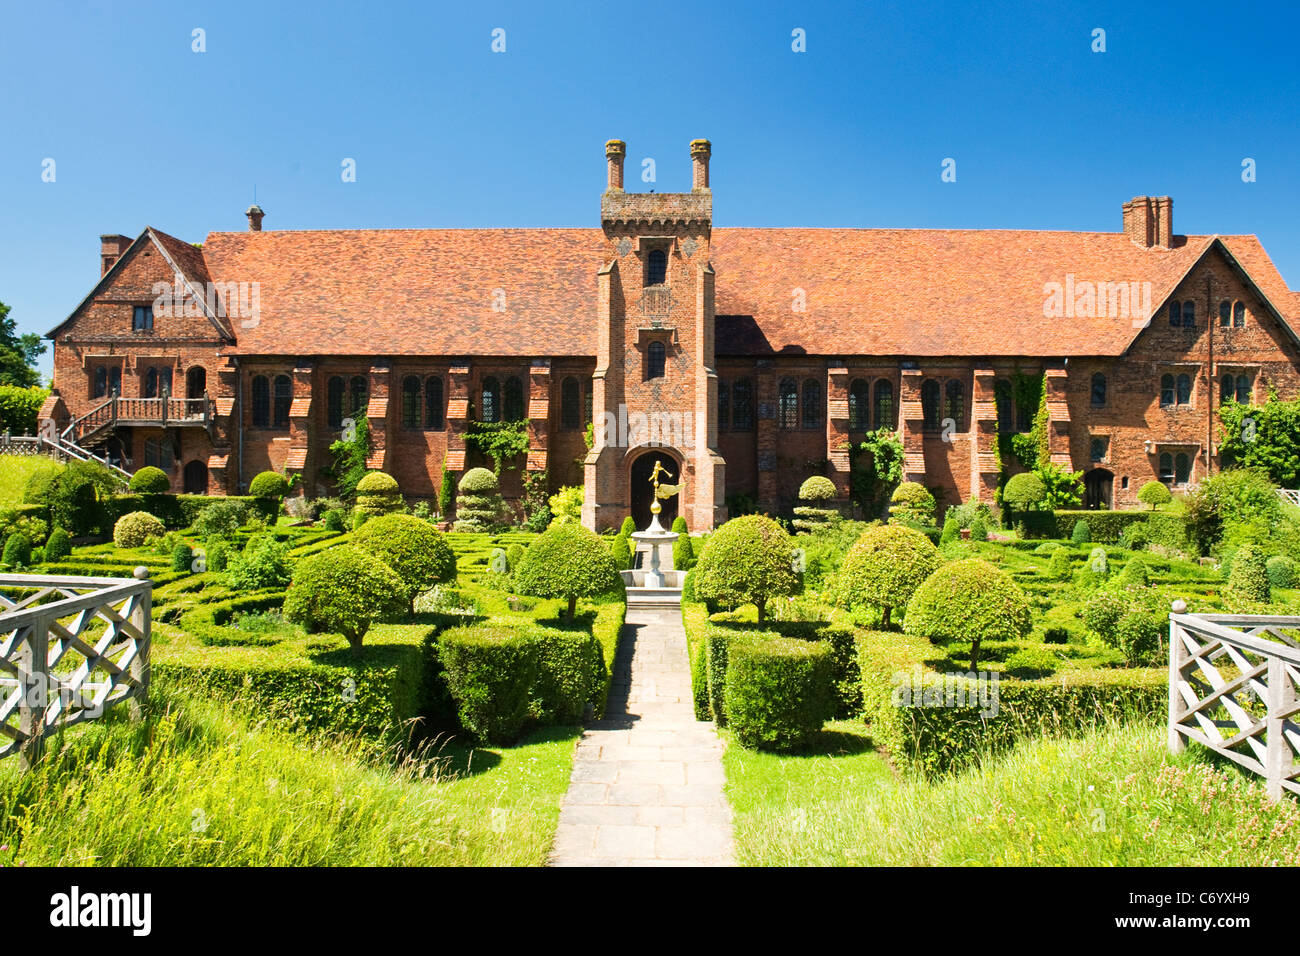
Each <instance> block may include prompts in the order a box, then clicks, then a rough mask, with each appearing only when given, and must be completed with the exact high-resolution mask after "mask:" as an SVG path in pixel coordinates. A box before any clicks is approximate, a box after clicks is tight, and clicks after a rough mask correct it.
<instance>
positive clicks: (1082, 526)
mask: <svg viewBox="0 0 1300 956" xmlns="http://www.w3.org/2000/svg"><path fill="white" fill-rule="evenodd" d="M1070 541H1071V542H1072V543H1073V544H1075V545H1081V544H1090V543H1091V542H1092V528H1090V527H1089V526H1088V522H1086V521H1084V520H1083V519H1082V518H1080V519H1079V520H1078V521H1076V522H1075V523H1074V527H1073V528H1072V529H1071V530H1070Z"/></svg>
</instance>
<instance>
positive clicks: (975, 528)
mask: <svg viewBox="0 0 1300 956" xmlns="http://www.w3.org/2000/svg"><path fill="white" fill-rule="evenodd" d="M970 539H971V540H972V541H987V540H988V539H989V529H988V526H987V525H986V524H984V519H983V518H976V519H975V521H974V523H972V524H971V526H970Z"/></svg>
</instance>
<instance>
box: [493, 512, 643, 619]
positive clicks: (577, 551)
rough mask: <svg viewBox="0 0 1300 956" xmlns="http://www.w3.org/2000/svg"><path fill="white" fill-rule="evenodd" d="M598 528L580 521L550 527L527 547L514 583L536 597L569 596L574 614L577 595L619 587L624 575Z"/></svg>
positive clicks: (520, 589) (588, 595)
mask: <svg viewBox="0 0 1300 956" xmlns="http://www.w3.org/2000/svg"><path fill="white" fill-rule="evenodd" d="M618 572H619V569H618V567H617V566H616V565H615V564H614V558H613V557H612V556H611V555H610V553H609V550H608V549H607V548H606V547H605V542H603V541H601V539H600V536H599V535H597V534H596V532H594V531H591V530H589V529H587V528H584V527H583V526H582V525H580V524H572V523H570V524H557V525H552V526H551V527H549V528H547V529H546V530H545V531H544V532H542V534H541V535H540V536H539V537H538V538H537V539H536V540H535V541H534V542H533V543H532V544H531V545H529V547H528V552H527V553H526V554H525V555H524V558H523V560H522V561H520V562H519V569H518V570H517V571H515V575H514V578H515V587H516V588H517V589H518V590H519V592H520V593H522V594H531V595H534V596H536V597H546V598H556V597H562V598H567V599H568V602H569V607H568V616H569V618H570V619H572V618H573V613H574V610H575V608H576V604H577V599H578V598H580V597H594V596H595V595H597V594H606V593H608V592H610V591H614V590H618V589H619V588H621V587H622V586H623V577H622V575H620V574H619V573H618Z"/></svg>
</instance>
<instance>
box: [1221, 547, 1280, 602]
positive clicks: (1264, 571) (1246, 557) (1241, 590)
mask: <svg viewBox="0 0 1300 956" xmlns="http://www.w3.org/2000/svg"><path fill="white" fill-rule="evenodd" d="M1228 590H1229V591H1231V592H1232V593H1233V594H1234V595H1235V596H1236V597H1237V598H1238V599H1239V600H1243V601H1250V602H1256V603H1259V604H1267V603H1268V602H1269V600H1271V598H1272V594H1271V593H1270V592H1271V587H1270V584H1269V577H1268V563H1267V561H1266V560H1265V558H1264V554H1263V552H1261V551H1260V550H1259V549H1258V548H1256V547H1255V546H1254V545H1249V544H1247V545H1243V546H1242V547H1240V548H1238V549H1237V553H1236V554H1234V555H1233V557H1232V570H1231V571H1230V572H1229V574H1228Z"/></svg>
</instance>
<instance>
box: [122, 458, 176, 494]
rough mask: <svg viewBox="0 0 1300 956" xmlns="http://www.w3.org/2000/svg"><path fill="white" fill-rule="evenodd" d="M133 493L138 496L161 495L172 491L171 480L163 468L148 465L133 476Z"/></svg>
mask: <svg viewBox="0 0 1300 956" xmlns="http://www.w3.org/2000/svg"><path fill="white" fill-rule="evenodd" d="M130 487H131V491H132V492H133V493H135V494H137V495H160V494H165V493H166V492H168V491H171V487H172V483H171V479H169V478H168V477H167V473H166V472H165V471H163V470H162V469H161V468H155V467H154V466H153V465H146V466H145V467H144V468H141V469H140V470H139V471H137V472H136V473H135V474H134V475H132V476H131V485H130Z"/></svg>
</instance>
